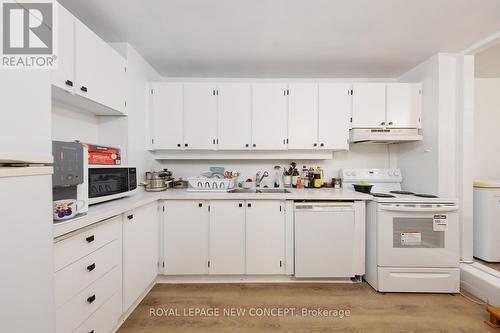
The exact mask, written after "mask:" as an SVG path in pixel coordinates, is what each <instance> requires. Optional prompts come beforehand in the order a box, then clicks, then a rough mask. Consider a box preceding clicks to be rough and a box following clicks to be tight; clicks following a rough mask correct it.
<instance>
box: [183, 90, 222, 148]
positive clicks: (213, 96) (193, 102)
mask: <svg viewBox="0 0 500 333" xmlns="http://www.w3.org/2000/svg"><path fill="white" fill-rule="evenodd" d="M184 147H185V148H186V149H216V148H217V86H216V85H215V84H213V83H185V84H184Z"/></svg>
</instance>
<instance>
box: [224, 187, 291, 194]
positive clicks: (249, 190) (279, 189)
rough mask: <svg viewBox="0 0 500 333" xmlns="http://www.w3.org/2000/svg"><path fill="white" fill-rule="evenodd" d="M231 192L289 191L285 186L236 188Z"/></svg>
mask: <svg viewBox="0 0 500 333" xmlns="http://www.w3.org/2000/svg"><path fill="white" fill-rule="evenodd" d="M231 192H232V193H291V191H290V190H287V189H286V188H257V189H255V188H237V189H235V190H233V191H231Z"/></svg>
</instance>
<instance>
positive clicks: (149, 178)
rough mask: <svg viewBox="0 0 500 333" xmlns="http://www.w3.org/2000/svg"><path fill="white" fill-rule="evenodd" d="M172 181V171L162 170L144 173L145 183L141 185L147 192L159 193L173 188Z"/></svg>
mask: <svg viewBox="0 0 500 333" xmlns="http://www.w3.org/2000/svg"><path fill="white" fill-rule="evenodd" d="M173 181H174V178H173V177H172V171H169V170H168V169H164V170H162V171H149V172H146V181H144V182H142V183H141V185H143V186H145V189H146V191H147V192H160V191H165V190H166V189H168V188H171V187H173Z"/></svg>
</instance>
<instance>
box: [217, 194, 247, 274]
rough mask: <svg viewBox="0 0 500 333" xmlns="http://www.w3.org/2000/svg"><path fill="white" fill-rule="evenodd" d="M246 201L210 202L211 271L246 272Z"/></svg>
mask: <svg viewBox="0 0 500 333" xmlns="http://www.w3.org/2000/svg"><path fill="white" fill-rule="evenodd" d="M244 203H245V202H244V201H243V200H241V201H238V200H216V201H210V231H209V239H210V241H209V258H210V259H209V265H210V267H209V273H210V274H245V206H244Z"/></svg>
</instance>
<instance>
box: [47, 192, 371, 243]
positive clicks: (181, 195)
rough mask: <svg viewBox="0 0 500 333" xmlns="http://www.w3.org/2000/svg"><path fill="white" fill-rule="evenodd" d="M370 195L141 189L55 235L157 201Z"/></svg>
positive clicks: (355, 196)
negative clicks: (146, 190) (153, 190)
mask: <svg viewBox="0 0 500 333" xmlns="http://www.w3.org/2000/svg"><path fill="white" fill-rule="evenodd" d="M372 198H373V197H372V196H371V195H368V194H364V193H359V192H355V191H353V190H348V189H333V188H322V189H300V190H297V189H290V193H231V192H228V193H214V192H189V191H187V190H186V189H169V190H166V191H163V192H145V191H144V190H142V189H140V192H137V193H135V194H134V195H132V196H129V197H125V198H122V199H116V200H113V201H108V202H104V203H100V204H96V205H92V206H90V207H89V211H88V212H87V214H85V215H82V216H79V217H76V218H74V219H71V220H68V221H63V222H59V223H56V224H54V234H53V235H54V238H57V237H60V236H62V235H65V234H68V233H70V232H74V231H76V230H78V229H81V228H84V227H86V226H89V225H91V224H94V223H97V222H99V221H102V220H105V219H108V218H111V217H113V216H116V215H119V214H123V213H125V212H127V211H130V210H133V209H135V208H138V207H140V206H144V205H147V204H149V203H151V202H154V201H157V200H333V201H340V200H349V201H359V200H371V199H372Z"/></svg>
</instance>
